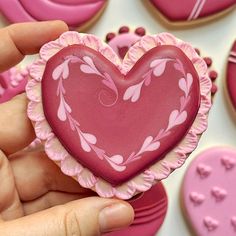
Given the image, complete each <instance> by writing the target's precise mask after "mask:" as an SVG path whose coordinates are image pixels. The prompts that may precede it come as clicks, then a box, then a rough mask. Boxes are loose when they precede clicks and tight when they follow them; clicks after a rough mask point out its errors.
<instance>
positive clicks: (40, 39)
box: [0, 21, 68, 72]
mask: <svg viewBox="0 0 236 236" xmlns="http://www.w3.org/2000/svg"><path fill="white" fill-rule="evenodd" d="M67 30H68V26H67V25H66V24H65V23H64V22H63V21H42V22H32V23H19V24H13V25H10V26H8V27H6V28H2V29H0V52H1V57H0V72H1V71H4V70H6V69H8V68H10V67H12V66H14V65H16V64H18V63H19V62H20V61H21V60H22V59H23V58H24V56H25V55H28V54H35V53H37V52H38V51H39V49H40V47H41V46H42V45H43V44H45V43H46V42H49V41H51V40H54V39H56V38H57V37H58V36H59V35H60V34H61V33H63V32H65V31H67Z"/></svg>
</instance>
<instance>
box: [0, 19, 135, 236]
mask: <svg viewBox="0 0 236 236" xmlns="http://www.w3.org/2000/svg"><path fill="white" fill-rule="evenodd" d="M67 30H68V27H67V25H66V24H65V23H63V22H61V21H50V22H38V23H21V24H14V25H10V26H8V27H6V28H2V29H0V39H1V40H0V52H1V57H0V72H1V71H4V70H6V69H9V68H10V67H12V66H14V65H16V64H17V63H19V62H20V61H21V60H22V59H23V58H24V56H25V55H29V54H35V53H37V52H38V51H39V49H40V47H41V46H42V45H43V44H45V43H46V42H48V41H51V40H54V39H56V38H57V37H58V36H59V35H60V34H61V33H63V32H65V31H67ZM26 108H27V99H26V96H25V94H21V95H18V96H16V97H15V98H13V99H12V100H11V101H9V102H6V103H3V104H1V105H0V235H4V236H15V235H17V236H21V235H24V236H30V235H33V236H41V235H43V236H51V235H52V236H55V235H57V236H70V235H73V236H90V235H91V236H93V235H101V234H102V233H104V232H109V231H112V230H115V229H119V228H123V227H127V226H128V225H129V224H131V223H132V221H133V217H134V213H133V209H132V207H131V206H130V205H129V204H128V203H126V202H124V201H121V200H118V199H105V198H100V197H97V196H95V194H94V193H93V192H92V191H90V190H87V189H84V188H82V187H81V186H80V185H79V184H78V183H77V182H76V181H75V180H74V179H72V178H70V177H68V176H65V175H64V174H63V173H62V172H61V171H60V169H59V168H58V167H57V166H56V164H54V163H53V162H52V161H51V160H49V159H48V158H47V156H46V154H45V152H44V151H43V150H37V151H28V152H27V151H21V150H22V149H23V148H24V147H26V146H27V145H29V144H30V143H31V142H32V141H33V140H34V139H35V134H34V131H33V127H32V124H31V122H30V121H29V119H28V117H27V113H26Z"/></svg>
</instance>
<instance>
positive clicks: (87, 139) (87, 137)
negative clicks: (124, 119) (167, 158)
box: [52, 55, 193, 172]
mask: <svg viewBox="0 0 236 236" xmlns="http://www.w3.org/2000/svg"><path fill="white" fill-rule="evenodd" d="M168 62H173V63H174V67H175V69H176V70H178V71H180V72H181V74H182V75H183V77H182V78H180V80H179V88H180V89H181V90H182V91H183V93H184V95H183V96H181V97H180V108H179V109H176V110H173V111H172V112H171V114H170V116H169V121H168V126H167V127H166V128H165V129H161V130H160V131H159V133H158V134H157V136H156V137H152V136H148V137H146V138H145V140H144V142H143V144H142V146H141V148H140V150H139V151H138V152H137V153H135V152H132V153H131V154H130V156H129V157H128V158H127V160H126V161H124V157H123V156H122V155H119V154H116V155H113V156H108V155H107V154H106V152H105V150H103V149H101V148H99V147H97V146H96V143H97V138H96V137H95V135H93V134H90V133H86V132H83V131H82V130H81V128H80V123H79V122H78V121H77V120H75V119H74V118H73V116H72V115H71V113H72V109H71V107H70V106H69V104H68V103H67V102H66V100H65V97H64V95H65V94H66V90H65V88H64V86H63V80H66V79H68V77H69V63H80V70H81V71H82V72H83V73H85V74H96V75H98V76H100V77H101V78H102V81H101V82H102V83H103V84H104V85H105V86H106V87H108V88H109V89H111V90H112V91H113V92H114V93H115V95H116V99H115V102H114V103H112V104H104V103H103V102H102V100H101V93H100V94H99V100H100V102H101V103H102V105H105V106H112V105H114V104H115V103H116V101H117V100H118V96H119V95H118V90H117V88H116V86H115V83H114V81H113V80H112V78H111V76H110V75H109V74H108V73H106V72H104V73H102V72H101V71H99V70H98V68H97V67H96V66H95V64H94V62H93V60H92V58H90V57H89V56H84V57H83V58H82V59H81V58H79V57H78V56H75V55H72V56H68V57H66V58H65V60H64V62H63V63H61V64H60V65H58V66H57V67H56V68H55V69H54V71H53V74H52V78H53V79H54V80H58V87H57V96H59V97H60V104H59V108H58V112H57V117H58V118H59V119H60V120H61V121H63V122H64V121H68V122H69V124H70V128H71V130H72V131H75V132H77V134H78V136H79V138H80V143H81V147H82V149H83V150H84V151H85V152H91V151H92V150H93V151H94V152H95V153H96V155H97V156H98V158H100V159H101V160H104V159H105V160H106V161H107V162H108V163H109V164H110V165H111V167H112V168H113V169H114V170H116V171H119V172H121V171H124V170H125V169H126V166H127V164H129V163H131V162H133V161H136V160H138V159H140V158H141V157H142V154H143V153H144V152H151V151H155V150H157V149H158V148H159V147H160V145H161V139H162V138H164V137H165V136H167V135H169V134H170V132H171V129H172V128H173V127H175V126H177V125H180V124H182V123H183V122H184V121H185V120H186V118H187V111H185V107H186V105H187V103H188V101H189V99H190V95H189V93H190V90H191V86H192V82H193V77H192V75H191V74H190V73H186V72H185V70H184V67H183V64H182V62H181V61H180V60H178V59H169V58H163V59H155V60H153V61H152V62H151V63H150V69H149V70H148V71H147V72H146V73H145V74H144V75H143V76H142V78H143V80H142V81H141V82H140V83H138V84H136V85H132V86H130V87H129V88H127V90H126V92H125V93H124V95H123V100H125V101H128V100H131V102H137V101H138V100H139V98H140V94H141V89H142V86H143V85H145V86H149V85H150V83H151V80H152V75H154V76H155V77H160V76H161V75H162V74H163V73H164V72H165V68H166V64H167V63H168Z"/></svg>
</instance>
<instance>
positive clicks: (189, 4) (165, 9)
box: [150, 0, 235, 22]
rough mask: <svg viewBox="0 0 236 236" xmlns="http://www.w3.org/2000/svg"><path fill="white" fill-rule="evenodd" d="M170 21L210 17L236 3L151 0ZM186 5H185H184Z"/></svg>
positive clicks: (229, 0) (230, 1)
mask: <svg viewBox="0 0 236 236" xmlns="http://www.w3.org/2000/svg"><path fill="white" fill-rule="evenodd" d="M150 1H151V2H152V4H153V5H154V6H155V7H156V8H157V9H158V11H160V12H161V13H162V14H163V15H164V16H166V17H167V18H168V19H169V20H170V21H174V22H176V21H191V20H196V19H199V18H204V17H208V16H211V15H214V14H217V13H220V12H222V11H224V10H227V9H228V8H230V7H233V6H234V5H235V0H224V1H218V0H207V1H206V0H184V1H183V0H172V1H166V0H150ZM183 6H184V7H183Z"/></svg>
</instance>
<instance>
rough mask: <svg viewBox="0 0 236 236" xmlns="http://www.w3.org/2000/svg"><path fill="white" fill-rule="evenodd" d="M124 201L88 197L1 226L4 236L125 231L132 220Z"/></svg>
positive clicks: (87, 235)
mask: <svg viewBox="0 0 236 236" xmlns="http://www.w3.org/2000/svg"><path fill="white" fill-rule="evenodd" d="M133 217H134V212H133V209H132V207H131V206H130V205H129V204H128V203H127V202H124V201H121V200H116V199H105V198H99V197H89V198H84V199H81V200H77V201H73V202H70V203H67V204H65V205H61V206H56V207H53V208H50V209H47V210H45V211H41V212H38V213H35V214H33V215H29V216H25V217H22V218H19V219H16V220H13V221H8V222H2V223H1V224H0V235H4V236H18V235H24V236H32V235H33V236H42V235H44V236H55V235H57V236H94V235H101V234H102V233H105V232H109V231H113V230H116V229H120V228H124V227H127V226H128V225H130V224H131V223H132V221H133Z"/></svg>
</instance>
